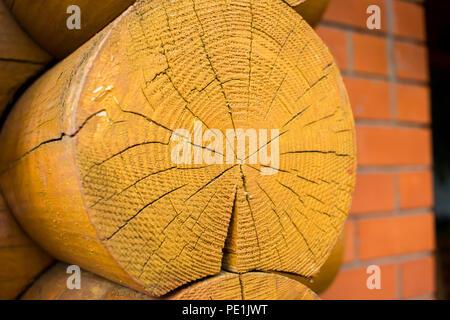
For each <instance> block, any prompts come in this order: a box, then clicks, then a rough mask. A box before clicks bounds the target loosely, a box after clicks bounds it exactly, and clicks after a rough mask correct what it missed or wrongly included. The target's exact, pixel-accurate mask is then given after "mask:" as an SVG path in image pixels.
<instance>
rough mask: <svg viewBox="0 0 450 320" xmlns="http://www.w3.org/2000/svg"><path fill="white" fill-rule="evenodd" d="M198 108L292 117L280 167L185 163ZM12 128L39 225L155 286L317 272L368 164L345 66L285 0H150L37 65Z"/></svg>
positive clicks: (285, 123) (51, 241) (228, 119)
mask: <svg viewBox="0 0 450 320" xmlns="http://www.w3.org/2000/svg"><path fill="white" fill-rule="evenodd" d="M211 13H214V14H211ZM196 121H197V123H200V124H201V126H202V127H203V130H206V128H210V129H217V130H219V131H220V132H221V133H223V134H225V132H226V130H231V132H236V130H237V129H244V130H247V129H255V130H260V129H269V132H270V130H271V129H278V130H279V135H277V136H274V137H272V138H273V139H271V140H270V141H268V143H267V146H269V149H271V148H274V147H273V146H274V145H275V141H278V143H279V151H280V153H279V170H278V171H275V172H276V173H275V174H273V175H262V174H261V171H262V170H268V171H270V169H271V168H269V167H268V166H267V164H266V165H263V164H261V163H257V164H249V163H248V161H243V163H242V162H239V161H237V159H236V156H235V155H233V154H232V156H233V157H232V159H231V160H232V163H224V164H211V165H207V164H197V165H194V164H175V163H174V161H173V160H172V157H171V153H172V151H173V148H174V147H175V146H176V145H177V144H178V142H175V141H174V138H178V137H177V136H176V134H175V133H174V131H175V130H176V129H180V128H181V129H187V130H188V131H189V132H190V133H193V127H194V124H195V123H196ZM269 134H270V133H269ZM0 139H1V141H0V149H2V150H11V152H8V153H4V154H2V155H1V157H0V172H1V174H0V184H1V187H2V188H3V190H4V192H5V194H6V197H7V200H8V203H10V204H11V206H12V209H13V211H14V213H15V215H16V217H17V218H18V219H19V221H20V222H21V223H22V224H23V225H24V227H25V228H26V230H27V231H28V232H29V233H30V234H31V235H32V236H33V238H35V239H36V240H37V241H38V242H39V243H40V245H42V246H43V247H44V248H45V249H46V250H48V251H49V252H51V253H52V254H53V255H54V256H55V257H57V258H59V259H60V260H63V261H67V262H70V263H74V264H78V265H80V266H82V267H84V268H85V269H87V270H89V271H92V272H94V273H96V274H99V275H102V276H104V277H106V278H108V279H112V280H114V281H116V282H119V283H122V284H124V285H126V286H129V287H132V288H135V289H137V290H139V291H142V292H147V293H149V294H151V295H154V296H160V295H163V294H167V293H169V292H171V291H173V290H175V289H176V288H178V287H180V286H181V285H184V284H187V283H189V282H191V281H193V280H198V279H201V278H204V277H206V276H212V275H216V274H219V273H220V272H221V271H223V270H229V271H236V272H239V273H245V272H248V271H252V270H261V271H281V272H289V273H295V274H299V275H302V276H304V277H310V276H313V275H314V274H316V273H317V272H318V271H319V270H320V268H321V266H322V265H323V264H324V263H325V261H326V259H327V258H328V256H329V254H330V248H332V247H333V246H334V245H335V243H336V241H337V238H338V236H339V234H340V232H341V230H342V226H343V223H344V221H345V218H346V216H347V211H348V207H349V204H350V198H351V192H352V190H353V186H354V178H355V165H356V159H355V143H354V124H353V118H352V114H351V109H350V106H349V103H348V98H347V94H346V91H345V88H344V86H343V83H342V79H341V76H340V74H339V70H338V69H337V67H336V65H335V63H334V62H333V59H332V57H331V55H330V53H329V52H328V50H327V48H326V47H325V45H324V44H323V43H322V41H321V40H320V39H319V37H317V35H316V34H315V33H314V31H313V30H312V29H311V28H310V27H309V25H307V23H306V22H304V21H303V20H302V19H301V18H300V16H299V15H298V14H296V13H295V12H294V11H293V10H292V9H290V8H289V7H288V6H287V5H286V3H284V2H283V1H281V0H261V1H250V0H234V1H227V2H223V1H219V0H208V1H206V0H204V1H197V0H195V1H192V0H178V1H169V0H167V1H165V0H164V1H163V0H161V1H140V2H138V3H136V4H135V5H134V6H132V7H131V8H130V9H129V10H127V11H126V12H125V13H124V14H123V15H121V16H120V17H119V18H118V19H116V20H115V21H114V22H113V23H112V24H110V25H109V26H108V27H107V28H106V29H104V30H103V31H102V32H100V33H99V34H98V35H96V36H95V37H94V38H93V39H91V40H90V41H88V42H87V43H86V44H85V45H83V46H82V47H81V48H80V49H78V50H77V51H76V52H75V53H74V54H72V55H70V56H69V57H68V58H66V59H65V60H64V61H62V62H61V63H60V64H58V65H56V66H55V67H54V68H53V69H52V70H50V71H49V72H47V73H46V74H45V75H44V76H43V77H41V78H40V79H39V80H38V81H36V83H35V84H34V85H33V86H32V87H31V88H30V89H29V90H28V91H27V92H26V93H25V94H24V95H23V97H22V98H21V99H20V100H19V102H18V103H17V105H16V106H15V108H14V110H13V112H12V113H11V115H10V117H9V118H8V120H7V123H6V124H5V128H4V130H3V132H2V135H1V137H0ZM191 144H192V148H193V149H194V150H197V151H198V150H201V151H202V150H203V151H205V150H207V145H208V144H209V141H202V142H200V144H201V146H200V144H195V143H192V141H191ZM190 146H191V145H189V147H190ZM261 147H262V148H265V147H266V145H263V146H261ZM247 151H248V150H247ZM247 154H248V152H247ZM241 160H242V159H241ZM244 160H245V159H244ZM272 173H274V172H273V170H272Z"/></svg>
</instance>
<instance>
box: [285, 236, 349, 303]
mask: <svg viewBox="0 0 450 320" xmlns="http://www.w3.org/2000/svg"><path fill="white" fill-rule="evenodd" d="M344 249H345V232H342V233H341V235H340V236H339V238H338V241H337V243H336V245H335V246H334V247H333V249H332V250H331V253H330V255H329V256H328V259H327V261H326V262H325V263H324V265H323V266H322V267H321V268H320V271H319V273H317V274H315V275H314V276H312V277H310V278H304V277H300V276H297V275H294V274H283V273H280V274H281V275H285V276H286V277H289V278H292V279H294V280H297V281H299V282H301V283H303V284H304V285H306V286H307V287H308V288H310V289H311V290H312V291H314V292H315V293H317V294H319V295H320V294H321V293H323V292H325V290H326V289H328V287H329V286H331V284H332V283H333V281H334V278H336V276H337V274H338V273H339V269H340V268H341V265H342V260H343V258H344Z"/></svg>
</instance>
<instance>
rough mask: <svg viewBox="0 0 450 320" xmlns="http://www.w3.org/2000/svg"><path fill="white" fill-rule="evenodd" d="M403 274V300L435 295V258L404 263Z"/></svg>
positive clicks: (402, 266)
mask: <svg viewBox="0 0 450 320" xmlns="http://www.w3.org/2000/svg"><path fill="white" fill-rule="evenodd" d="M401 274H402V277H401V279H402V298H405V299H408V298H413V297H417V296H421V295H425V294H430V293H434V291H435V285H434V283H435V266H434V257H426V258H422V259H416V260H412V261H408V262H404V263H402V264H401Z"/></svg>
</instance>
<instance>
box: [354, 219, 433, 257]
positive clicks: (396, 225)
mask: <svg viewBox="0 0 450 320" xmlns="http://www.w3.org/2000/svg"><path fill="white" fill-rule="evenodd" d="M357 237H358V241H359V252H358V256H359V258H360V259H362V260H367V259H374V258H380V257H386V256H393V255H399V254H406V253H412V252H419V251H427V250H433V249H434V216H433V214H431V213H427V214H420V215H402V216H395V217H388V218H371V219H364V220H360V221H359V222H358V225H357Z"/></svg>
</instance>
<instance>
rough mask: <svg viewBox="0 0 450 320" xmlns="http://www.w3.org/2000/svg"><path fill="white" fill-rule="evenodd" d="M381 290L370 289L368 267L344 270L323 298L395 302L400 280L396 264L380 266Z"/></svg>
mask: <svg viewBox="0 0 450 320" xmlns="http://www.w3.org/2000/svg"><path fill="white" fill-rule="evenodd" d="M379 267H380V281H381V288H380V289H369V288H368V287H367V279H368V278H369V277H370V276H371V274H372V273H367V267H363V268H357V269H347V270H342V271H341V272H340V273H339V274H338V275H337V277H336V279H335V280H334V282H333V283H332V284H331V286H330V287H329V288H328V290H327V291H325V292H324V293H323V294H322V295H321V298H322V299H324V300H377V299H382V300H393V299H396V298H397V290H398V285H399V283H398V279H397V268H398V266H397V265H395V264H385V265H380V266H379Z"/></svg>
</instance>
